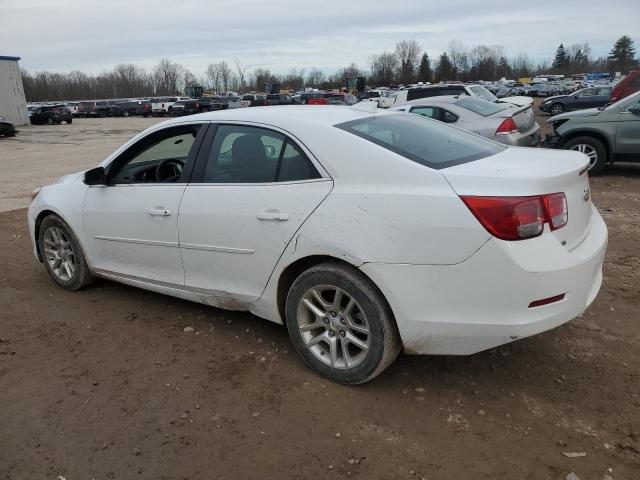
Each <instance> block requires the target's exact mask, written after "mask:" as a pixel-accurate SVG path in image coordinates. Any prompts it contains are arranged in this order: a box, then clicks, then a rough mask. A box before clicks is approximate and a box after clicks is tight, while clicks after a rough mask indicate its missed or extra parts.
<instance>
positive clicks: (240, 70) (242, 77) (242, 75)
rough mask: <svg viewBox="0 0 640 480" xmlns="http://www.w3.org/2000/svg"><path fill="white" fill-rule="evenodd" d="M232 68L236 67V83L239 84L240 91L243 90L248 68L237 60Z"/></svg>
mask: <svg viewBox="0 0 640 480" xmlns="http://www.w3.org/2000/svg"><path fill="white" fill-rule="evenodd" d="M234 66H235V67H236V72H238V81H239V82H240V89H241V90H242V89H243V88H244V80H245V73H246V71H247V68H249V67H248V66H247V65H246V64H244V63H242V62H241V61H240V60H238V59H237V58H236V61H235V62H234Z"/></svg>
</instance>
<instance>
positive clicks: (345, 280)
mask: <svg viewBox="0 0 640 480" xmlns="http://www.w3.org/2000/svg"><path fill="white" fill-rule="evenodd" d="M468 100H470V101H474V100H476V101H477V99H472V98H468ZM364 109H366V110H367V111H364ZM212 127H213V128H212ZM587 163H588V162H587V158H586V157H585V156H584V155H582V154H579V153H576V152H561V151H552V150H540V149H535V150H534V149H527V148H507V147H505V146H504V145H500V144H498V143H496V142H493V141H489V140H487V139H484V138H482V137H480V136H478V135H473V134H471V133H468V132H465V131H463V130H460V129H457V128H452V127H451V126H449V125H445V124H444V123H440V122H434V121H431V120H428V119H424V118H419V117H418V116H417V115H410V114H405V113H400V112H379V111H376V112H375V113H373V112H372V111H370V106H362V105H360V104H357V105H354V106H352V107H342V106H336V107H332V108H318V107H306V106H282V107H277V108H275V107H274V108H270V107H265V108H243V109H235V110H230V111H225V112H212V113H210V114H204V115H201V116H199V117H198V118H197V119H196V118H194V119H193V120H192V121H188V122H185V121H184V120H178V119H173V120H168V121H167V122H163V123H161V124H157V125H154V126H152V127H151V128H149V129H147V130H146V131H145V132H143V133H141V134H140V135H137V136H136V137H134V138H132V139H131V140H129V141H128V142H127V143H126V144H125V145H123V147H122V148H120V149H118V150H117V151H116V152H114V153H113V154H112V155H110V156H108V157H107V158H106V159H105V160H104V161H103V162H102V163H101V165H100V166H98V167H96V168H93V169H91V170H88V171H86V172H80V173H75V174H71V175H68V176H66V177H63V178H62V179H60V180H58V181H57V182H55V183H54V184H52V185H47V186H44V187H42V188H41V189H38V190H37V191H35V192H34V193H33V194H32V195H33V196H32V198H33V201H32V202H31V205H30V207H29V210H28V214H27V216H28V226H29V235H30V238H31V242H32V246H33V253H34V255H35V257H36V258H37V260H39V261H40V262H42V263H43V269H44V270H45V271H46V272H47V274H48V275H49V276H50V278H51V279H52V281H53V282H55V283H56V284H57V285H58V286H60V287H61V288H64V289H66V290H79V289H81V288H83V287H86V286H88V285H89V284H90V283H91V281H92V279H93V277H103V278H106V279H110V280H113V281H117V282H122V283H125V284H129V285H133V286H136V287H141V288H145V289H148V290H151V291H155V292H158V293H165V294H169V295H173V296H176V297H179V298H183V299H187V300H191V301H196V302H201V303H204V304H206V305H210V306H216V307H222V308H230V309H233V310H248V311H250V312H252V313H254V314H256V315H258V316H260V317H262V318H265V319H267V320H270V321H273V322H276V323H279V324H286V326H287V329H288V332H289V333H290V336H291V341H292V344H293V346H294V348H295V349H296V351H297V352H298V353H299V354H300V356H301V357H302V359H303V360H304V361H305V363H306V364H307V365H308V366H310V367H311V368H312V369H313V370H315V371H316V372H317V373H318V374H320V375H323V376H325V377H327V378H329V379H331V380H332V381H336V382H340V383H344V384H359V383H364V382H367V381H369V380H371V379H372V378H374V377H376V376H377V375H378V374H380V373H381V372H382V371H384V370H385V368H386V367H387V366H389V365H390V364H391V363H392V362H393V361H394V359H395V358H396V356H397V355H398V353H399V352H400V350H402V349H403V348H404V350H405V352H407V353H411V354H435V355H456V354H457V355H469V354H472V353H475V352H479V351H482V350H486V349H489V348H493V347H496V346H498V345H502V344H505V343H508V342H511V341H513V340H516V339H522V338H524V337H528V336H531V335H535V334H537V333H540V332H545V331H548V330H550V329H553V328H555V327H558V326H559V325H562V324H564V323H565V322H567V321H569V320H571V319H573V318H575V317H576V316H578V315H580V314H582V313H583V312H584V311H585V309H587V308H588V307H589V305H590V304H591V303H592V302H593V301H594V299H595V297H596V296H597V294H598V291H599V289H600V286H601V283H602V263H603V260H604V255H605V250H606V245H607V228H606V226H605V223H604V221H603V220H602V218H601V217H600V214H599V213H598V211H597V210H596V209H595V208H594V206H593V204H592V203H591V200H590V198H589V197H588V196H586V197H585V192H588V191H589V179H588V175H585V174H584V172H585V170H586V169H585V166H586V165H587ZM122 186H126V188H119V187H122ZM54 212H55V213H54ZM354 219H357V221H354ZM24 260H25V261H26V259H24ZM92 295H95V296H96V297H99V295H100V293H99V292H97V293H95V294H92ZM65 301H67V302H72V301H73V300H72V297H71V296H69V295H67V296H65ZM150 301H154V300H150ZM155 301H157V299H156V300H155ZM425 312H428V314H425ZM239 342H241V340H239ZM286 358H287V357H283V360H281V361H280V362H278V363H282V362H283V361H286ZM549 371H550V373H551V372H552V370H551V369H550V370H549ZM554 371H555V370H554ZM398 374H399V372H398Z"/></svg>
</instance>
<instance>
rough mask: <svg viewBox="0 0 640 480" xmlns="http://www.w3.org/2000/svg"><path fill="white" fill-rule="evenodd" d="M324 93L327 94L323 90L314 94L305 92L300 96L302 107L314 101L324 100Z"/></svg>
mask: <svg viewBox="0 0 640 480" xmlns="http://www.w3.org/2000/svg"><path fill="white" fill-rule="evenodd" d="M324 93H325V92H324V91H321V90H315V91H313V92H304V93H302V94H300V103H301V104H302V105H308V104H309V103H310V101H311V100H313V99H318V98H324ZM312 103H313V102H312Z"/></svg>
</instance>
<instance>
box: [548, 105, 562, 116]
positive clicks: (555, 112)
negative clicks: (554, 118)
mask: <svg viewBox="0 0 640 480" xmlns="http://www.w3.org/2000/svg"><path fill="white" fill-rule="evenodd" d="M562 112H564V108H563V107H562V105H554V106H553V107H551V114H552V115H560V114H561V113H562Z"/></svg>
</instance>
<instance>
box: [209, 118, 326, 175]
mask: <svg viewBox="0 0 640 480" xmlns="http://www.w3.org/2000/svg"><path fill="white" fill-rule="evenodd" d="M319 177H320V175H319V174H318V172H317V170H316V169H315V167H314V166H313V165H312V164H311V162H310V161H309V159H308V158H307V156H306V155H305V154H304V152H302V151H301V150H300V148H299V147H298V146H297V145H295V143H293V142H292V141H291V140H290V139H289V138H287V137H286V136H284V135H283V134H281V133H279V132H275V131H273V130H268V129H265V128H256V127H245V126H240V125H220V126H219V127H218V130H217V132H216V136H215V139H214V141H213V145H212V147H211V152H210V153H209V158H208V160H207V165H206V169H205V172H204V177H203V180H202V181H203V182H204V183H272V182H286V181H289V182H290V181H295V180H309V179H313V178H319Z"/></svg>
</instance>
